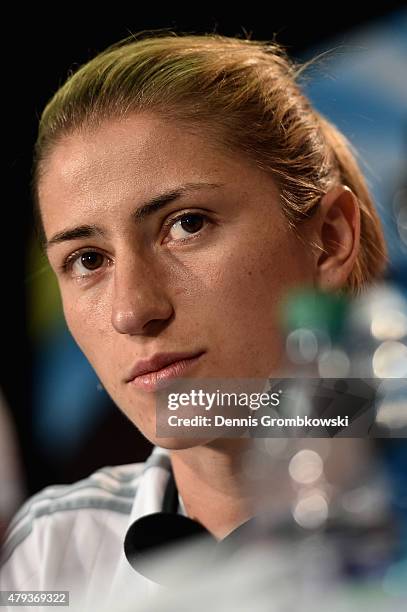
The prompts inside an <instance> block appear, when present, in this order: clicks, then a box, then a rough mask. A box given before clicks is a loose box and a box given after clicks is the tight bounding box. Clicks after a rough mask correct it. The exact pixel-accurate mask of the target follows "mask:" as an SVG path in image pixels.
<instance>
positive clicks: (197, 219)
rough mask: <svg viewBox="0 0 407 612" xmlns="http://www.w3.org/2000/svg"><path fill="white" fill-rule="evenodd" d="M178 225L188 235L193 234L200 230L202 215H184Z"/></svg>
mask: <svg viewBox="0 0 407 612" xmlns="http://www.w3.org/2000/svg"><path fill="white" fill-rule="evenodd" d="M180 225H181V227H182V229H183V230H185V231H186V232H188V233H189V234H194V233H195V232H199V230H200V229H202V226H203V217H202V215H192V214H191V215H185V217H183V218H182V219H181V220H180Z"/></svg>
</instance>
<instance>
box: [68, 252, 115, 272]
mask: <svg viewBox="0 0 407 612" xmlns="http://www.w3.org/2000/svg"><path fill="white" fill-rule="evenodd" d="M105 259H106V258H105V256H104V255H102V253H99V252H98V251H82V252H80V253H72V255H70V256H69V257H68V258H67V259H66V260H65V262H64V264H63V266H62V268H63V270H64V271H65V272H67V271H71V272H72V275H73V276H76V277H83V276H90V275H91V274H92V272H95V271H97V270H98V269H99V268H101V267H102V266H103V265H104V263H105Z"/></svg>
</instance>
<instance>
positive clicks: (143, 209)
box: [45, 183, 223, 250]
mask: <svg viewBox="0 0 407 612" xmlns="http://www.w3.org/2000/svg"><path fill="white" fill-rule="evenodd" d="M222 186H223V185H222V184H220V183H185V184H184V185H180V186H179V187H177V188H175V189H171V190H169V191H165V192H163V193H161V194H158V195H156V196H154V197H153V198H151V199H150V200H149V201H148V202H145V203H144V204H143V205H142V206H140V207H138V208H136V209H135V210H134V211H133V213H132V217H133V220H134V221H135V222H136V223H140V222H141V221H143V220H144V219H146V218H147V217H149V216H150V215H152V214H153V213H155V212H157V211H158V210H161V209H162V208H164V206H167V205H168V204H170V203H171V202H174V201H175V200H178V199H179V198H181V197H182V196H184V195H187V194H188V193H189V192H194V191H200V190H201V189H208V188H209V189H216V188H219V187H222ZM95 236H98V237H102V238H104V237H106V231H105V230H104V229H103V228H102V227H100V226H98V225H78V226H77V227H72V228H69V229H65V230H63V231H61V232H58V233H56V234H55V235H54V236H53V237H52V238H50V239H49V240H47V241H46V243H45V249H46V250H48V249H49V248H50V247H51V246H53V245H55V244H60V243H61V242H67V241H70V240H79V239H80V238H92V237H95Z"/></svg>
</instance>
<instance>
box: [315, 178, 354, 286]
mask: <svg viewBox="0 0 407 612" xmlns="http://www.w3.org/2000/svg"><path fill="white" fill-rule="evenodd" d="M318 213H319V214H318V215H317V227H316V231H317V236H316V238H317V243H318V245H319V249H320V250H319V254H318V256H317V262H316V283H317V285H318V287H319V288H320V289H322V290H323V291H335V290H338V289H340V288H341V287H343V286H344V285H345V283H346V280H347V278H348V277H349V275H350V273H351V271H352V268H353V266H354V264H355V261H356V256H357V254H358V251H359V242H360V210H359V204H358V201H357V198H356V196H355V194H354V193H353V191H351V190H350V189H349V187H347V186H346V185H337V186H335V187H333V188H332V189H330V190H329V191H328V193H326V194H325V195H324V196H323V197H322V199H321V202H320V204H319V211H318ZM321 250H322V254H321Z"/></svg>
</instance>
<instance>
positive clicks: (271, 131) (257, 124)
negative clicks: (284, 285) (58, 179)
mask: <svg viewBox="0 0 407 612" xmlns="http://www.w3.org/2000/svg"><path fill="white" fill-rule="evenodd" d="M301 72H302V68H301V67H299V66H297V65H296V64H295V63H294V62H293V61H292V60H291V59H289V58H288V56H287V55H286V53H285V51H284V50H283V48H282V47H281V46H279V45H277V44H276V43H270V42H258V41H252V40H241V39H238V38H229V37H225V36H220V35H217V34H208V35H176V34H173V33H171V34H168V33H166V34H165V35H160V34H154V35H152V36H151V35H150V36H148V37H142V36H141V37H140V38H139V39H137V37H134V36H132V37H130V38H128V39H125V40H124V41H120V42H119V43H117V44H115V45H113V46H111V47H109V48H108V49H106V50H105V51H104V52H102V53H100V54H99V55H97V56H96V57H95V58H94V59H92V60H91V61H89V62H88V63H87V64H85V65H84V66H82V67H81V68H80V69H79V70H77V72H75V73H74V74H72V75H71V76H70V77H69V78H68V80H67V81H66V83H65V84H64V85H63V86H62V87H61V88H60V89H59V90H58V91H57V92H56V94H55V95H54V96H53V98H52V99H51V100H50V101H49V103H48V104H47V106H46V108H45V110H44V112H43V114H42V116H41V120H40V125H39V133H38V139H37V142H36V145H35V155H34V165H33V175H32V191H33V197H34V204H35V208H36V213H37V220H38V221H39V228H40V235H42V237H44V235H43V229H42V224H41V215H40V207H39V202H38V183H39V181H40V179H41V175H42V172H43V171H44V169H45V165H46V160H47V157H48V155H49V154H50V153H51V151H52V149H53V147H54V146H55V145H56V143H57V142H58V141H59V140H60V139H61V138H62V137H63V136H65V135H67V134H70V133H72V132H74V131H76V130H81V129H88V128H95V127H97V126H98V125H100V124H101V122H103V121H104V120H106V119H108V118H112V117H124V116H126V115H127V114H129V113H134V112H142V111H153V112H156V113H158V114H160V115H162V116H164V117H166V118H169V119H176V120H180V121H183V122H190V123H192V124H193V125H196V126H199V125H202V124H203V123H204V124H205V128H206V131H207V133H209V134H210V135H211V136H212V138H213V139H216V140H219V141H220V143H221V144H222V145H223V146H227V147H230V148H231V150H236V151H240V152H243V153H245V154H247V155H248V156H249V157H250V158H251V159H252V160H253V161H254V162H255V163H256V164H257V165H258V167H260V168H262V169H263V170H265V171H267V172H269V173H271V175H272V176H273V178H274V179H275V181H276V183H277V185H278V188H279V193H280V198H281V205H282V209H283V211H284V213H285V215H286V217H287V219H288V222H289V223H290V225H291V226H292V227H297V225H298V224H299V223H300V222H301V220H303V219H306V218H308V217H310V216H311V215H312V214H313V213H314V212H315V210H316V208H317V205H318V202H319V201H320V199H321V197H322V196H323V195H324V194H325V193H326V192H327V191H328V190H329V189H330V188H331V187H332V186H334V185H335V184H339V183H344V184H346V185H347V186H348V187H349V188H350V189H351V190H352V191H353V193H354V194H355V195H356V197H357V199H358V203H359V207H360V214H361V244H360V250H359V254H358V257H357V260H356V264H355V266H354V268H353V270H352V273H351V275H350V277H349V279H348V282H347V286H346V288H345V289H346V290H348V291H350V292H351V293H356V292H358V291H359V290H360V289H361V288H362V287H363V285H365V284H368V283H370V282H371V281H373V280H374V279H375V278H378V277H379V276H380V275H381V274H382V272H383V270H384V267H385V263H386V247H385V242H384V238H383V234H382V230H381V226H380V221H379V218H378V215H377V212H376V211H375V207H374V204H373V201H372V198H371V196H370V194H369V191H368V188H367V185H366V182H365V179H364V177H363V175H362V173H361V171H360V169H359V167H358V164H357V162H356V159H355V154H354V153H353V151H352V147H351V145H350V143H349V142H348V141H347V139H346V138H345V136H344V135H343V134H341V133H340V132H339V130H338V129H337V128H336V127H334V126H333V125H332V124H331V123H330V122H329V121H328V120H327V119H326V118H324V117H322V116H321V115H320V114H319V113H318V112H316V111H315V109H313V108H312V106H311V104H310V102H309V100H308V99H307V98H306V97H305V96H304V94H303V93H302V91H301V89H300V86H299V84H298V82H297V81H298V77H299V75H300V73H301Z"/></svg>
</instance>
